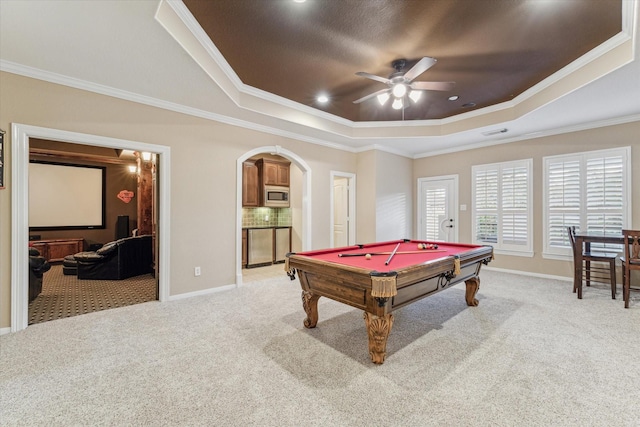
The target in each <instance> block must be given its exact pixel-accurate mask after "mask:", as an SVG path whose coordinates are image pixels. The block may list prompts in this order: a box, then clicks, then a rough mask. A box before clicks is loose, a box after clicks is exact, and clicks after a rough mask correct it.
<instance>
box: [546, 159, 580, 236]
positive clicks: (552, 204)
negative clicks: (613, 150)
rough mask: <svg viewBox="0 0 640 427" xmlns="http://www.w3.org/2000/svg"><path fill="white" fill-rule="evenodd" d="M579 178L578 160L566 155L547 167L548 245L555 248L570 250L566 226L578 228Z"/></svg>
mask: <svg viewBox="0 0 640 427" xmlns="http://www.w3.org/2000/svg"><path fill="white" fill-rule="evenodd" d="M580 176H581V167H580V159H579V158H578V157H575V156H574V157H572V156H567V157H565V158H562V159H558V161H557V162H553V163H552V164H550V165H549V170H548V178H547V183H548V188H547V191H546V194H547V198H548V210H549V217H548V220H547V221H546V223H547V224H546V225H547V227H548V236H549V245H550V246H552V247H556V248H565V247H569V245H570V243H569V235H568V233H567V226H575V227H576V228H580V206H581V202H580V192H581V191H580V187H581V185H580Z"/></svg>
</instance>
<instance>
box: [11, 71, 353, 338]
mask: <svg viewBox="0 0 640 427" xmlns="http://www.w3.org/2000/svg"><path fill="white" fill-rule="evenodd" d="M0 112H2V116H1V117H0V128H2V129H4V130H5V131H7V134H6V135H5V141H6V142H7V144H5V150H6V151H5V163H6V167H5V182H6V187H7V189H5V190H0V328H6V327H9V326H10V306H11V292H10V291H11V284H10V281H11V254H10V247H11V237H10V236H11V188H12V185H11V181H10V178H11V148H10V145H11V144H10V141H11V132H10V131H11V129H10V128H11V123H21V124H26V125H32V126H38V127H44V128H52V129H61V130H65V131H71V132H79V133H86V134H91V135H99V136H106V137H111V138H119V139H124V140H130V141H137V142H144V143H150V144H157V145H164V146H169V147H171V161H172V164H171V189H170V190H171V206H170V210H171V221H170V230H171V266H170V271H171V277H170V281H169V283H170V295H178V294H183V293H189V292H196V291H201V290H206V289H209V288H213V287H218V286H223V285H228V284H232V283H235V281H236V279H235V271H236V270H235V261H236V260H235V253H236V252H235V250H236V241H235V240H236V234H235V232H236V230H235V226H236V185H237V183H236V161H237V159H238V158H240V157H242V156H243V155H245V153H247V152H248V151H250V150H253V149H255V148H257V147H261V146H273V145H279V146H281V147H283V148H284V149H286V150H289V151H290V152H292V153H295V154H296V155H297V156H299V157H300V158H302V159H304V161H305V162H306V163H307V164H308V165H309V167H310V168H311V171H312V178H313V183H312V186H311V194H310V198H311V203H312V205H311V206H312V222H313V226H312V227H311V238H312V245H313V247H315V248H318V247H323V246H328V245H329V234H330V229H329V212H328V210H329V197H330V193H331V187H330V177H329V172H330V171H331V170H340V171H345V172H351V173H356V155H355V154H352V153H348V152H343V151H339V150H335V149H331V148H327V147H323V146H319V145H313V144H308V143H304V142H300V141H296V140H293V139H287V138H283V137H279V136H274V135H270V134H264V133H260V132H256V131H252V130H247V129H244V128H239V127H235V126H230V125H226V124H222V123H218V122H214V121H210V120H204V119H200V118H195V117H191V116H187V115H183V114H178V113H174V112H171V111H166V110H162V109H158V108H154V107H149V106H145V105H141V104H136V103H133V102H128V101H123V100H120V99H116V98H111V97H108V96H103V95H98V94H94V93H90V92H85V91H81V90H77V89H72V88H68V87H65V86H60V85H55V84H51V83H47V82H42V81H38V80H34V79H29V78H26V77H21V76H17V75H14V74H9V73H1V74H0ZM294 176H296V175H295V174H294ZM294 179H297V180H298V181H299V180H300V175H298V178H294ZM296 185H299V184H296ZM298 188H299V189H298V190H296V191H301V185H300V186H299V187H298ZM296 233H298V234H299V233H300V230H296ZM294 241H295V240H294ZM25 256H26V255H25ZM194 266H201V267H202V275H201V276H200V277H194V276H193V267H194Z"/></svg>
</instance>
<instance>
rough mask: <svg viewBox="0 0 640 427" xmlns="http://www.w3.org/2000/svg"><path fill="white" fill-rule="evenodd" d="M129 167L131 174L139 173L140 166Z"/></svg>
mask: <svg viewBox="0 0 640 427" xmlns="http://www.w3.org/2000/svg"><path fill="white" fill-rule="evenodd" d="M127 167H128V168H129V172H131V173H137V172H138V166H136V165H129V166H127Z"/></svg>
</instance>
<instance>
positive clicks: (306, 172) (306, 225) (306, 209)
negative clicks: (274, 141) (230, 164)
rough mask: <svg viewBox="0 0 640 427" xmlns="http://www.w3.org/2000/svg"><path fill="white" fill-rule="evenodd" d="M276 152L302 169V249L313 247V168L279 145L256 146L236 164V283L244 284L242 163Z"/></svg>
mask: <svg viewBox="0 0 640 427" xmlns="http://www.w3.org/2000/svg"><path fill="white" fill-rule="evenodd" d="M263 153H265V154H275V155H278V156H282V157H284V158H286V159H287V160H289V161H291V163H292V164H294V165H296V166H297V167H298V168H299V169H300V170H301V171H302V232H301V240H302V250H309V249H311V168H310V167H309V165H308V164H307V162H305V161H304V159H302V158H301V157H300V156H298V155H297V154H295V153H294V152H292V151H289V150H287V149H285V148H282V147H280V146H279V145H271V146H263V147H258V148H255V149H253V150H251V151H248V152H246V153H245V154H243V155H242V156H240V157H239V158H238V160H237V165H236V284H237V285H238V286H241V285H242V163H243V162H244V161H246V160H247V159H249V158H251V157H253V156H255V155H258V154H263Z"/></svg>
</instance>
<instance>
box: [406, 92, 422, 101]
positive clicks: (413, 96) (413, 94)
mask: <svg viewBox="0 0 640 427" xmlns="http://www.w3.org/2000/svg"><path fill="white" fill-rule="evenodd" d="M421 97H422V91H421V90H412V91H411V92H409V98H411V100H412V101H413V102H418V100H420V98H421Z"/></svg>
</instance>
